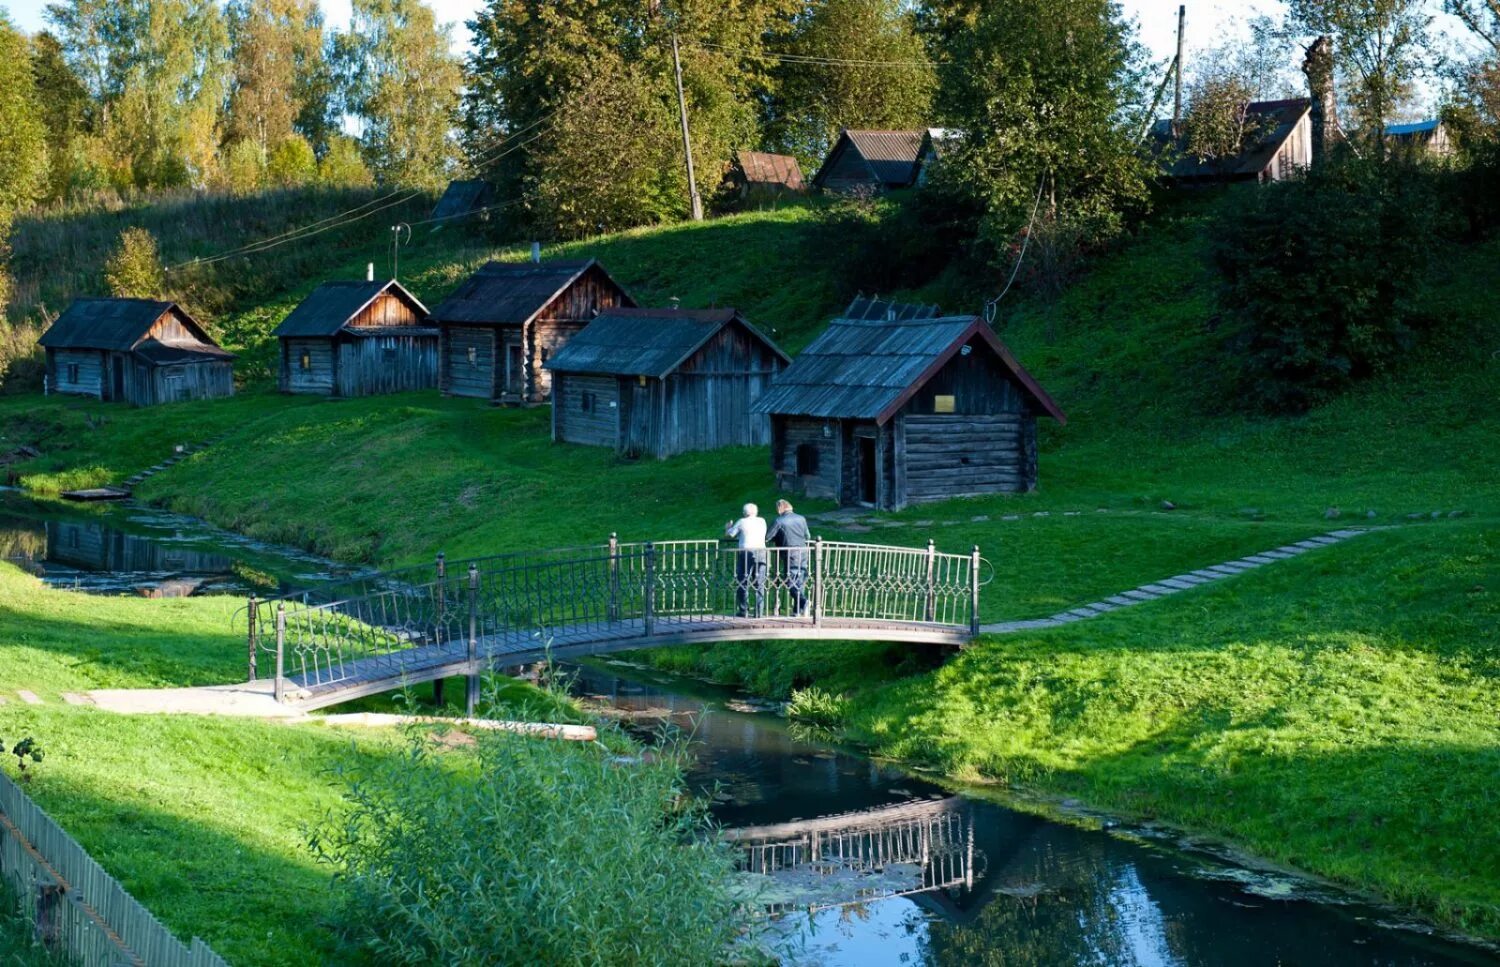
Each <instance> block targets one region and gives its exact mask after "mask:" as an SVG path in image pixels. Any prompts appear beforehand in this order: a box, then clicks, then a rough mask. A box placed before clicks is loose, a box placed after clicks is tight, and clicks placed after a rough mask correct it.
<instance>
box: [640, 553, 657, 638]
mask: <svg viewBox="0 0 1500 967" xmlns="http://www.w3.org/2000/svg"><path fill="white" fill-rule="evenodd" d="M644 591H645V593H644V594H643V595H642V607H641V617H642V619H643V620H642V622H641V623H642V625H643V627H644V628H645V633H646V637H647V638H650V637H651V632H652V631H654V630H655V627H656V545H655V544H654V543H653V542H651V541H647V542H646V587H645V589H644Z"/></svg>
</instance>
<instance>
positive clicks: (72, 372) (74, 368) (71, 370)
mask: <svg viewBox="0 0 1500 967" xmlns="http://www.w3.org/2000/svg"><path fill="white" fill-rule="evenodd" d="M66 365H67V374H68V382H70V383H72V384H73V385H74V386H77V385H78V364H77V363H67V364H66Z"/></svg>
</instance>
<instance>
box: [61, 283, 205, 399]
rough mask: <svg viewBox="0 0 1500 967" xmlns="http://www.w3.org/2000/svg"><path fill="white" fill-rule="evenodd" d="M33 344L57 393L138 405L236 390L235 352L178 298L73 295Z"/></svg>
mask: <svg viewBox="0 0 1500 967" xmlns="http://www.w3.org/2000/svg"><path fill="white" fill-rule="evenodd" d="M37 342H38V345H40V346H41V347H42V348H43V349H45V350H46V353H47V385H48V386H49V387H51V389H52V391H53V392H56V393H73V394H77V395H80V396H93V397H96V398H98V399H101V400H110V401H116V402H124V403H132V404H134V405H136V406H150V405H152V404H155V403H174V402H177V401H179V400H199V399H211V398H215V397H221V396H232V395H234V355H233V354H232V353H227V352H225V351H224V350H223V349H221V348H219V344H218V343H216V342H214V341H213V339H212V338H211V337H210V336H209V335H208V333H207V331H205V330H204V328H203V327H202V326H201V325H199V324H198V322H197V321H196V320H195V319H193V317H192V316H190V315H188V314H187V312H186V311H185V310H184V309H183V308H182V307H181V306H179V305H178V304H177V303H175V302H156V301H154V300H151V299H77V300H75V301H74V302H73V304H72V305H70V306H68V308H67V311H65V312H64V313H63V314H62V315H60V316H58V317H57V321H56V322H54V323H53V324H52V326H51V327H50V328H49V329H48V330H47V331H46V332H45V333H43V334H42V338H41V339H39V340H38V341H37Z"/></svg>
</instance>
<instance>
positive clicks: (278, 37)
mask: <svg viewBox="0 0 1500 967" xmlns="http://www.w3.org/2000/svg"><path fill="white" fill-rule="evenodd" d="M225 15H226V17H227V19H228V24H229V40H230V90H229V110H228V114H227V115H226V117H225V123H224V139H225V141H226V143H229V142H236V141H249V142H251V143H253V144H255V145H257V146H258V147H259V148H260V150H261V152H262V155H263V156H264V157H266V158H267V159H269V156H270V152H271V150H272V149H273V148H274V147H275V146H276V145H277V144H279V143H281V142H282V141H284V140H286V139H287V138H288V137H290V136H291V135H292V134H293V133H297V134H301V135H302V136H303V137H305V138H307V139H308V140H309V141H310V142H312V143H314V144H315V145H317V144H320V143H322V141H323V140H324V139H326V137H327V135H328V134H329V133H330V128H331V106H330V103H329V101H330V98H331V95H332V83H331V77H330V74H329V69H328V65H327V64H326V63H325V61H324V57H323V47H324V43H323V14H322V12H321V11H320V10H319V9H318V4H317V2H316V0H231V2H230V3H229V5H228V6H227V7H226V8H225Z"/></svg>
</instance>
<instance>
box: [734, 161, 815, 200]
mask: <svg viewBox="0 0 1500 967" xmlns="http://www.w3.org/2000/svg"><path fill="white" fill-rule="evenodd" d="M734 159H735V163H736V164H738V165H739V167H740V172H741V173H742V174H744V176H745V182H746V183H747V184H751V185H777V186H780V187H783V188H789V189H791V190H792V191H801V190H802V187H803V185H802V166H801V165H799V164H797V159H796V158H794V157H792V156H791V155H789V154H771V153H769V152H766V151H736V152H735V153H734Z"/></svg>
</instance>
